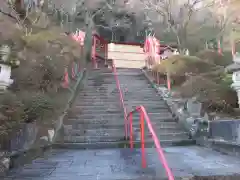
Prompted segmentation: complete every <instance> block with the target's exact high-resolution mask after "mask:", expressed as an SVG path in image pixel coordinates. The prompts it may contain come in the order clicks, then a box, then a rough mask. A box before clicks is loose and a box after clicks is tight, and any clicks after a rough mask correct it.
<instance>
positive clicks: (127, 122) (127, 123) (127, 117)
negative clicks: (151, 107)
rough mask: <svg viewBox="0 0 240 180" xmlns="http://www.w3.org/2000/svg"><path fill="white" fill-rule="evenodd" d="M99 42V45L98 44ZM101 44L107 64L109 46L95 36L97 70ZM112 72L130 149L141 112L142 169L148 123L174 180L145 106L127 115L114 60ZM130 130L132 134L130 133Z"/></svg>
mask: <svg viewBox="0 0 240 180" xmlns="http://www.w3.org/2000/svg"><path fill="white" fill-rule="evenodd" d="M97 40H98V43H97ZM99 44H100V46H101V47H103V51H104V54H105V55H104V59H105V64H106V61H107V53H108V44H107V42H106V41H105V40H104V39H102V38H101V37H100V36H95V38H94V44H93V48H94V49H93V51H94V56H93V57H95V59H94V58H93V65H94V67H95V68H96V67H97V61H96V58H97V51H96V47H97V46H98V45H99ZM112 72H113V74H114V78H115V81H116V86H117V89H118V92H119V100H120V106H121V107H122V108H123V111H124V125H125V139H129V138H130V147H131V149H132V148H133V124H132V116H133V114H134V113H135V112H139V113H140V127H141V148H142V167H143V168H145V167H146V157H145V138H144V122H146V124H147V127H148V130H149V131H150V133H151V135H152V139H153V141H154V144H155V147H156V150H157V153H158V155H159V159H160V161H161V163H162V164H163V167H164V169H165V171H166V173H167V177H168V179H169V180H174V176H173V174H172V172H171V169H170V168H169V166H168V163H167V160H166V158H165V156H164V153H163V150H162V147H161V145H160V143H159V139H158V137H157V135H156V133H155V131H154V130H153V127H152V123H151V120H150V118H149V116H148V114H147V112H146V110H145V108H144V107H143V106H138V107H137V108H136V109H135V110H133V111H131V112H129V113H127V109H126V107H125V104H124V97H123V93H122V90H121V86H120V82H119V79H118V74H117V70H116V66H115V63H114V60H113V62H112ZM144 120H145V121H144ZM128 130H129V131H130V132H128Z"/></svg>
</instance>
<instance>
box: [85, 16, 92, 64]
mask: <svg viewBox="0 0 240 180" xmlns="http://www.w3.org/2000/svg"><path fill="white" fill-rule="evenodd" d="M93 28H94V23H93V21H92V19H91V17H90V16H89V15H88V17H87V22H86V29H85V33H86V34H85V38H84V49H83V63H84V64H83V65H84V66H86V64H87V62H90V61H91V58H92V36H93V34H92V31H93Z"/></svg>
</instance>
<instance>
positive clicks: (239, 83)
mask: <svg viewBox="0 0 240 180" xmlns="http://www.w3.org/2000/svg"><path fill="white" fill-rule="evenodd" d="M233 62H234V63H233V64H231V65H229V66H227V67H226V69H225V70H226V71H227V72H228V73H232V81H233V83H232V85H231V87H232V88H233V89H234V90H235V91H236V92H237V96H238V105H239V107H240V54H239V53H237V54H236V55H235V57H234V58H233Z"/></svg>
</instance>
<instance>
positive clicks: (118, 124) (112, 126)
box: [63, 122, 181, 131]
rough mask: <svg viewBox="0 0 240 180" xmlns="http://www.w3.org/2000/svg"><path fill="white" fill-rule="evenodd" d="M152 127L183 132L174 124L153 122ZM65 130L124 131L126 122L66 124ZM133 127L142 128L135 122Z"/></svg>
mask: <svg viewBox="0 0 240 180" xmlns="http://www.w3.org/2000/svg"><path fill="white" fill-rule="evenodd" d="M152 126H153V127H154V129H155V130H156V131H158V130H163V131H165V130H166V131H168V130H169V131H174V130H181V129H180V128H179V127H178V124H176V123H173V122H167V123H165V122H152ZM63 127H64V129H75V130H78V129H80V130H82V129H83V128H87V129H93V130H95V129H98V128H103V129H105V128H106V129H108V128H109V129H122V128H124V127H125V126H124V122H108V123H102V124H101V123H96V122H95V123H85V124H84V123H78V122H74V123H72V124H71V123H70V124H69V125H67V124H64V126H63ZM133 127H134V128H139V127H140V123H139V122H133Z"/></svg>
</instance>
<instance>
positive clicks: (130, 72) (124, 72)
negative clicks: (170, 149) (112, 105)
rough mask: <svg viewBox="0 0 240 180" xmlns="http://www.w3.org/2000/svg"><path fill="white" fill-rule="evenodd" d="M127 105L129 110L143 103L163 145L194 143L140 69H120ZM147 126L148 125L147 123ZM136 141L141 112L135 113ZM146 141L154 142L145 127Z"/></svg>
mask: <svg viewBox="0 0 240 180" xmlns="http://www.w3.org/2000/svg"><path fill="white" fill-rule="evenodd" d="M117 72H118V77H119V81H120V83H121V86H122V89H123V92H124V99H125V106H126V107H127V109H128V112H130V111H131V109H134V108H135V107H136V106H139V105H143V106H144V107H145V109H146V110H147V113H148V115H149V117H150V119H151V122H152V125H153V128H154V130H155V132H156V133H157V135H158V138H159V140H160V142H161V144H162V145H187V144H192V143H193V140H191V139H189V134H188V132H186V131H184V130H183V129H182V128H181V127H180V126H179V125H178V124H177V122H176V121H175V120H174V118H173V116H172V114H171V112H170V111H169V108H168V106H167V105H166V103H165V101H164V100H163V99H162V97H160V96H159V95H158V94H157V93H156V91H155V90H154V89H153V88H152V86H151V84H150V83H148V80H147V79H146V77H145V76H144V75H143V73H142V72H141V70H140V69H135V70H134V69H118V71H117ZM145 127H146V125H145ZM133 129H134V133H135V134H134V137H135V142H140V137H141V136H140V126H139V114H138V113H135V114H134V115H133ZM145 129H146V130H145V133H146V134H145V137H146V143H147V144H149V145H150V144H152V143H153V140H152V138H151V134H150V133H149V132H148V131H147V127H146V128H145Z"/></svg>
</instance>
